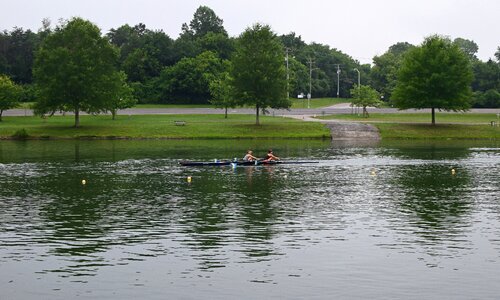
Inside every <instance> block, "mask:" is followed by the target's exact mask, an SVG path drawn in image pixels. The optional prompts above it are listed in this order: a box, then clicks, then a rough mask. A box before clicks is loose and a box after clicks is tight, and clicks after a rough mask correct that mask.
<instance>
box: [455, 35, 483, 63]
mask: <svg viewBox="0 0 500 300" xmlns="http://www.w3.org/2000/svg"><path fill="white" fill-rule="evenodd" d="M453 44H455V45H457V46H458V47H459V48H460V50H462V51H463V52H464V53H465V55H467V57H468V58H469V59H470V60H471V61H474V60H477V57H476V53H477V51H478V50H479V46H478V45H477V44H476V43H475V42H474V41H471V40H467V39H464V38H456V39H454V40H453Z"/></svg>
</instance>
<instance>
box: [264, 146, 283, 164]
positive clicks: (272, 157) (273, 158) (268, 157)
mask: <svg viewBox="0 0 500 300" xmlns="http://www.w3.org/2000/svg"><path fill="white" fill-rule="evenodd" d="M277 160H280V158H279V157H277V156H276V155H274V154H273V149H269V151H267V154H266V158H264V160H262V162H270V161H277Z"/></svg>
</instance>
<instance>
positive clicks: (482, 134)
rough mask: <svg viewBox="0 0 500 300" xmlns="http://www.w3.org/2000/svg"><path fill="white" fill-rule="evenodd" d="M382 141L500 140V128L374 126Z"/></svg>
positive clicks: (463, 125) (426, 125)
mask: <svg viewBox="0 0 500 300" xmlns="http://www.w3.org/2000/svg"><path fill="white" fill-rule="evenodd" d="M374 125H375V126H377V128H378V129H379V131H380V136H381V138H382V139H435V140H439V139H441V140H446V139H475V140H477V139H484V140H500V127H492V126H488V125H466V124H438V125H436V126H432V125H429V124H396V123H378V124H374Z"/></svg>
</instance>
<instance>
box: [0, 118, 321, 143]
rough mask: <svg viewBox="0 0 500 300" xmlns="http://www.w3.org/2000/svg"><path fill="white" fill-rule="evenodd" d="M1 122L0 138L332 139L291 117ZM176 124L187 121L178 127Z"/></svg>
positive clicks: (26, 119) (49, 119) (308, 123)
mask: <svg viewBox="0 0 500 300" xmlns="http://www.w3.org/2000/svg"><path fill="white" fill-rule="evenodd" d="M3 119H4V121H3V122H1V123H0V138H3V139H6V138H12V137H13V136H21V137H23V136H24V137H27V138H35V139H36V138H60V139H78V138H172V139H192V138H208V139H228V138H248V139H253V138H263V139H265V138H328V137H329V136H330V132H329V130H328V129H326V128H325V127H324V126H323V125H321V124H317V123H313V122H302V121H297V120H292V119H289V118H280V117H261V125H260V126H256V125H255V116H253V115H230V116H229V118H228V119H224V116H223V115H143V116H138V115H132V116H120V115H119V116H117V119H116V120H111V117H110V116H82V117H81V127H80V128H73V127H72V126H73V124H74V117H73V116H54V117H50V118H47V119H45V120H44V119H41V118H39V117H4V118H3ZM176 121H183V122H185V124H184V125H176V124H175V122H176Z"/></svg>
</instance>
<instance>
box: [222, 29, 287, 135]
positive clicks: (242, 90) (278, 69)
mask: <svg viewBox="0 0 500 300" xmlns="http://www.w3.org/2000/svg"><path fill="white" fill-rule="evenodd" d="M284 61H285V57H284V49H283V46H282V45H281V43H280V41H279V40H278V38H277V37H276V34H275V33H274V32H273V31H272V30H271V28H270V27H269V26H267V25H261V24H255V25H253V26H252V27H250V28H247V29H246V30H245V31H244V32H243V33H242V34H241V36H240V37H239V39H238V42H237V45H236V51H235V53H234V55H233V58H232V66H233V67H232V68H231V78H232V86H233V88H234V92H235V98H236V99H237V100H238V101H239V102H240V103H241V104H247V105H254V106H255V123H256V124H257V125H259V124H260V122H259V111H260V109H266V108H267V107H272V108H288V107H290V106H291V102H290V101H289V100H288V98H287V97H286V70H285V64H284Z"/></svg>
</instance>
